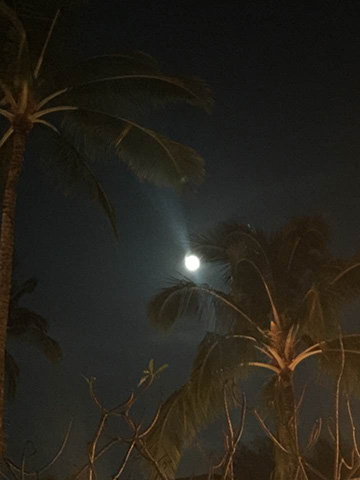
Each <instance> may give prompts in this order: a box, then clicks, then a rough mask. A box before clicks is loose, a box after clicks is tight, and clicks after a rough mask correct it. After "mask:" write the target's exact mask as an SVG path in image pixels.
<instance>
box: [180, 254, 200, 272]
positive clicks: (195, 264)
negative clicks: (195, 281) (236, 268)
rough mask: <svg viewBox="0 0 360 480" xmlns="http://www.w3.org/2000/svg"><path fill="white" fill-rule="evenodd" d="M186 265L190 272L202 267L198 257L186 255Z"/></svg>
mask: <svg viewBox="0 0 360 480" xmlns="http://www.w3.org/2000/svg"><path fill="white" fill-rule="evenodd" d="M184 263H185V267H186V268H187V269H188V270H189V271H190V272H195V270H197V269H198V268H199V267H200V259H199V257H197V256H196V255H186V257H185V260H184Z"/></svg>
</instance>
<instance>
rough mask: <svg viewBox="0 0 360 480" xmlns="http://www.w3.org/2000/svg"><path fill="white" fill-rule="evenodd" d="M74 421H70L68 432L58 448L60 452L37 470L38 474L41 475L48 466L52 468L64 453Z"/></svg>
mask: <svg viewBox="0 0 360 480" xmlns="http://www.w3.org/2000/svg"><path fill="white" fill-rule="evenodd" d="M72 423H73V421H72V420H70V423H69V426H68V429H67V431H66V434H65V437H64V440H63V442H62V444H61V446H60V448H59V450H58V452H57V453H56V455H55V456H54V457H53V459H52V460H50V461H49V462H48V463H47V464H46V465H44V466H43V467H42V468H40V470H39V471H38V472H37V475H41V474H42V473H44V472H45V471H46V470H47V469H48V468H50V467H51V466H52V465H54V463H55V462H56V460H57V459H58V458H59V457H60V455H61V454H62V452H63V451H64V448H65V446H66V444H67V441H68V439H69V435H70V431H71V427H72Z"/></svg>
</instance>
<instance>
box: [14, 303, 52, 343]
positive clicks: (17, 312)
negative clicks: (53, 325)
mask: <svg viewBox="0 0 360 480" xmlns="http://www.w3.org/2000/svg"><path fill="white" fill-rule="evenodd" d="M48 328H49V323H48V321H47V319H46V318H45V317H43V316H42V315H39V314H38V313H36V312H33V311H32V310H30V309H28V308H25V307H17V306H14V305H11V308H10V315H9V323H8V330H7V334H8V335H9V337H20V336H21V335H24V334H26V333H27V331H28V330H29V329H36V330H40V331H42V332H43V333H47V331H48Z"/></svg>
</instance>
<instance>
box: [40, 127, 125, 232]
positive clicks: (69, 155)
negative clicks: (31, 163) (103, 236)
mask: <svg viewBox="0 0 360 480" xmlns="http://www.w3.org/2000/svg"><path fill="white" fill-rule="evenodd" d="M39 131H40V129H39ZM41 133H42V136H41V137H40V136H38V137H37V140H38V142H39V155H38V158H39V160H40V161H41V163H42V165H43V167H44V168H45V172H46V173H47V174H49V175H55V177H56V181H57V182H58V183H59V184H60V185H61V187H62V188H63V190H64V192H65V194H68V195H73V194H75V193H76V194H78V193H81V192H82V191H83V193H85V194H86V195H88V196H90V198H91V199H92V200H93V201H94V202H95V203H97V204H98V205H99V206H100V207H101V209H102V210H103V212H104V213H105V215H106V216H107V218H108V220H109V221H110V224H111V226H112V229H113V232H114V235H115V237H116V238H118V232H117V226H116V213H115V209H114V207H113V205H112V203H111V201H110V200H109V198H108V196H107V195H106V193H105V191H104V189H103V187H102V185H101V183H100V181H99V180H98V179H97V178H96V175H95V174H94V172H93V171H92V169H91V168H90V164H89V162H88V161H87V158H86V156H85V155H84V154H82V153H81V152H80V151H79V150H78V149H77V148H76V147H75V146H74V145H73V143H72V142H71V139H69V138H68V136H67V134H66V132H64V133H62V134H61V135H59V134H57V133H56V132H54V131H53V130H50V129H48V128H42V126H41Z"/></svg>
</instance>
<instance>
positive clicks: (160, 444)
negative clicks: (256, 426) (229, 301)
mask: <svg viewBox="0 0 360 480" xmlns="http://www.w3.org/2000/svg"><path fill="white" fill-rule="evenodd" d="M255 358H256V350H255V349H254V341H253V339H249V338H246V337H243V336H231V335H229V336H221V335H216V334H213V333H208V334H207V335H206V336H205V338H204V339H203V341H202V342H201V344H200V346H199V349H198V353H197V356H196V358H195V361H194V364H193V369H192V372H191V375H190V378H189V381H188V382H187V383H186V384H185V385H184V386H183V387H181V388H180V389H179V390H177V391H176V392H175V393H173V394H172V395H171V396H170V397H169V398H168V400H167V401H166V402H165V403H164V405H163V406H162V408H161V411H160V416H159V419H158V422H157V427H156V428H155V429H153V430H152V432H151V433H150V435H149V436H148V437H147V438H146V445H147V448H148V449H149V451H150V453H151V455H152V456H153V458H154V459H155V460H156V461H157V462H158V464H159V465H160V466H161V468H162V470H163V472H164V473H165V475H166V476H167V477H168V478H173V477H174V475H175V472H176V469H177V465H178V463H179V460H180V458H181V456H182V454H183V452H184V449H185V448H186V447H187V446H189V445H190V444H191V442H192V440H193V439H194V437H195V435H196V434H197V433H198V432H199V431H200V430H201V429H202V428H203V427H204V425H206V424H208V423H209V421H211V420H213V419H215V418H216V417H218V416H219V415H220V414H221V413H222V412H223V409H224V390H226V391H227V393H228V394H229V392H230V391H231V389H232V387H233V383H234V380H236V379H239V378H244V377H246V375H247V372H248V369H249V362H250V361H251V360H253V359H255ZM229 399H231V395H230V396H229ZM229 402H230V404H231V400H229ZM153 474H154V475H155V474H156V472H153Z"/></svg>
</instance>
